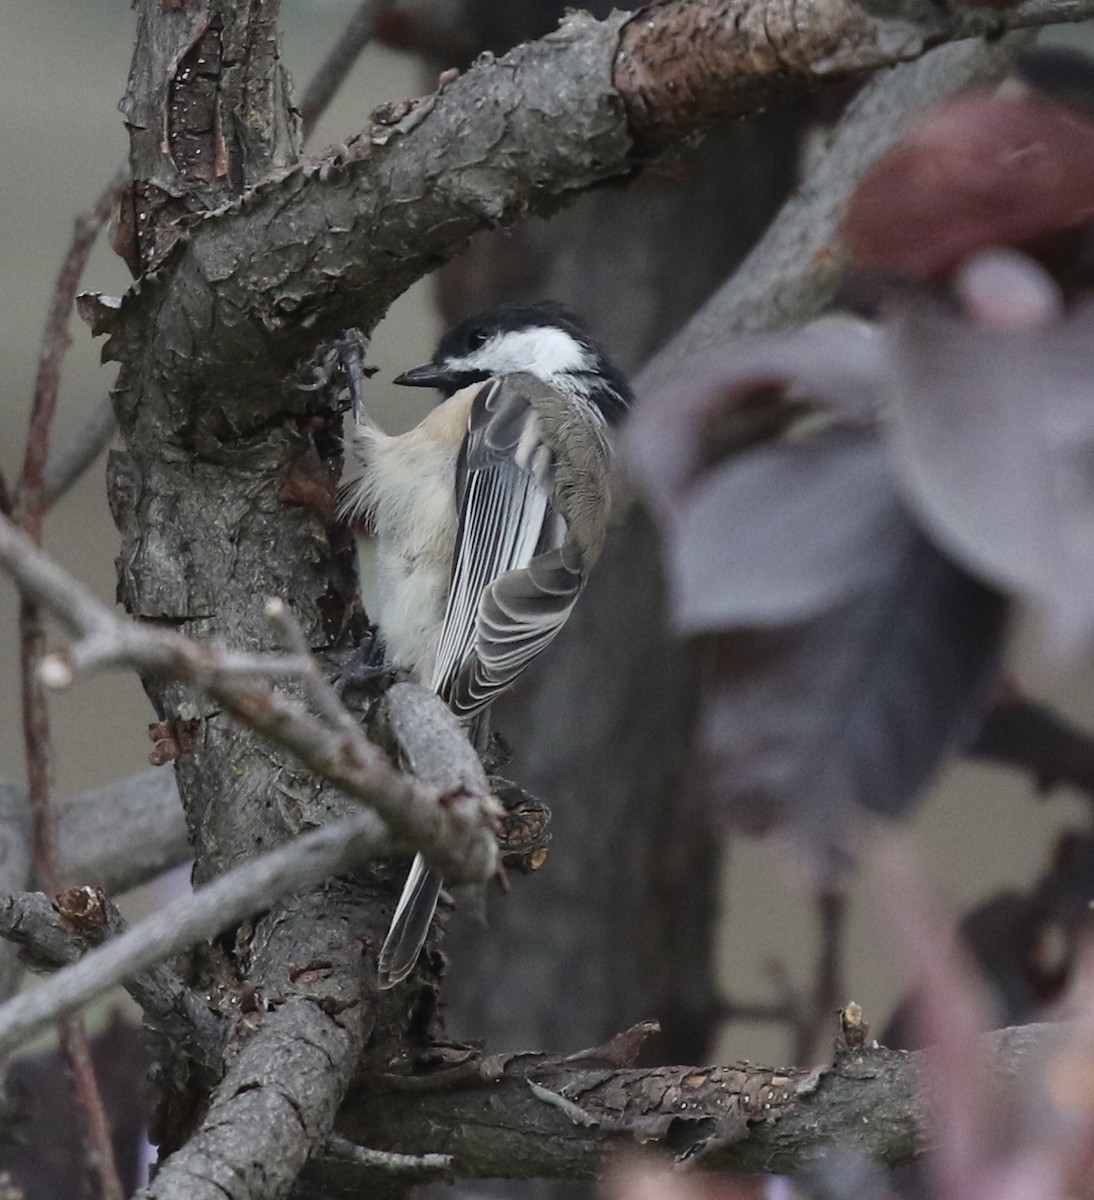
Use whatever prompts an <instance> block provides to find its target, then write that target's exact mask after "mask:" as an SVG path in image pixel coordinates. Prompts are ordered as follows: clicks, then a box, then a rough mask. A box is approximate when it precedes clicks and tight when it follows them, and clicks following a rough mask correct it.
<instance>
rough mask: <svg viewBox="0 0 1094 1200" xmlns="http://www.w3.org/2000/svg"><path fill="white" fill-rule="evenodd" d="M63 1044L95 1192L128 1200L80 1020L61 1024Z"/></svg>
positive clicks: (101, 1199)
mask: <svg viewBox="0 0 1094 1200" xmlns="http://www.w3.org/2000/svg"><path fill="white" fill-rule="evenodd" d="M60 1042H61V1054H62V1056H63V1057H64V1061H65V1067H66V1069H67V1071H68V1074H69V1076H70V1077H71V1079H72V1089H73V1092H74V1093H75V1097H76V1108H77V1111H78V1112H79V1114H80V1120H81V1123H82V1125H83V1136H84V1151H85V1153H86V1155H87V1169H88V1174H89V1175H90V1177H91V1188H92V1191H93V1192H94V1193H95V1196H96V1197H97V1198H98V1200H125V1190H124V1189H123V1188H122V1182H121V1178H120V1176H119V1175H118V1167H117V1164H116V1163H115V1161H114V1143H113V1141H112V1140H111V1137H110V1121H109V1119H108V1118H107V1115H106V1109H105V1107H104V1106H103V1097H102V1093H101V1092H100V1091H99V1081H98V1079H96V1077H95V1064H94V1063H93V1062H92V1060H91V1043H90V1042H89V1041H88V1037H87V1030H86V1029H85V1028H84V1023H83V1021H82V1020H81V1019H80V1018H79V1017H76V1018H74V1019H72V1020H68V1021H62V1022H61V1026H60Z"/></svg>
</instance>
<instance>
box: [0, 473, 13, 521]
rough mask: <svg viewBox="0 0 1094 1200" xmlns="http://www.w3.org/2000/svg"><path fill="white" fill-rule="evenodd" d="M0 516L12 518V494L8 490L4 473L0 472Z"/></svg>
mask: <svg viewBox="0 0 1094 1200" xmlns="http://www.w3.org/2000/svg"><path fill="white" fill-rule="evenodd" d="M0 515H3V516H5V517H10V516H11V492H10V491H9V490H8V484H7V480H6V479H5V478H4V472H3V471H0Z"/></svg>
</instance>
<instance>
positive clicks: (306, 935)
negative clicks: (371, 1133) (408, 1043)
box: [138, 885, 376, 1200]
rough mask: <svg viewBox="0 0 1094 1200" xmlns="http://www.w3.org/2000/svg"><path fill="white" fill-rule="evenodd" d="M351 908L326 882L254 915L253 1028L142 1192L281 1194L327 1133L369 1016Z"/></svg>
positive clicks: (208, 1196) (206, 1197) (151, 1199)
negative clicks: (194, 1122) (183, 1138)
mask: <svg viewBox="0 0 1094 1200" xmlns="http://www.w3.org/2000/svg"><path fill="white" fill-rule="evenodd" d="M360 911H361V905H360V900H359V898H357V897H355V896H354V895H353V893H352V891H347V890H346V889H345V888H343V887H342V886H341V885H332V886H331V887H329V888H328V889H325V890H324V892H322V893H311V894H306V895H303V896H299V897H295V898H294V899H293V900H291V901H290V902H288V904H287V905H286V906H283V907H281V908H280V909H276V910H274V912H272V913H271V914H270V915H269V916H268V917H266V918H264V919H263V920H262V921H261V922H260V923H259V926H258V929H257V930H256V934H255V941H256V944H257V946H258V947H259V950H258V957H257V959H256V963H255V969H254V971H253V973H252V976H251V982H252V983H253V984H254V985H255V987H256V988H257V989H258V993H259V997H260V1002H261V1007H260V1008H259V1009H258V1010H257V1011H255V1012H253V1013H251V1014H250V1017H249V1023H250V1025H251V1026H252V1027H253V1028H254V1032H253V1033H251V1035H250V1036H249V1037H248V1038H247V1040H246V1041H244V1042H243V1044H242V1047H241V1048H239V1050H238V1053H237V1054H236V1055H235V1056H234V1057H231V1058H230V1065H229V1067H228V1070H227V1072H226V1074H225V1076H224V1078H223V1080H222V1081H221V1082H220V1084H219V1086H218V1087H217V1088H216V1090H215V1091H214V1092H213V1094H212V1097H211V1100H210V1103H209V1108H208V1111H207V1113H206V1114H205V1117H204V1120H203V1122H202V1125H201V1128H200V1129H199V1130H198V1131H197V1132H196V1133H195V1134H194V1135H193V1136H192V1137H190V1138H189V1139H188V1140H187V1142H186V1144H185V1145H184V1146H182V1147H181V1148H180V1149H178V1150H177V1151H176V1152H175V1153H174V1154H172V1155H171V1156H170V1157H169V1158H168V1159H167V1160H166V1162H164V1163H162V1165H161V1166H160V1169H159V1171H158V1172H157V1174H156V1178H155V1180H154V1181H153V1182H152V1183H151V1185H150V1186H149V1187H148V1188H146V1189H144V1190H143V1191H141V1192H140V1193H138V1194H139V1196H140V1197H143V1198H144V1200H224V1198H225V1197H226V1196H231V1197H240V1198H242V1197H255V1198H258V1197H263V1198H265V1197H270V1198H276V1197H281V1196H285V1195H287V1193H288V1192H289V1190H290V1188H291V1187H292V1185H293V1183H294V1182H295V1180H296V1178H297V1176H298V1174H299V1172H300V1170H301V1168H302V1167H303V1165H304V1163H305V1162H306V1161H307V1159H308V1156H309V1155H310V1154H311V1152H312V1151H313V1149H314V1148H315V1147H316V1146H319V1145H322V1144H324V1143H325V1142H326V1140H327V1138H328V1137H329V1136H330V1133H331V1127H332V1125H333V1123H334V1117H335V1113H336V1111H337V1109H338V1106H339V1104H340V1103H341V1100H342V1097H343V1095H344V1093H345V1089H346V1087H347V1086H348V1084H349V1081H350V1077H351V1075H352V1072H353V1069H354V1065H355V1064H356V1063H357V1062H358V1061H359V1059H360V1056H361V1053H362V1050H363V1048H364V1045H365V1041H366V1039H367V1038H368V1037H369V1036H370V1034H371V1033H372V1030H373V1028H374V1025H375V1022H376V1011H375V1007H374V999H373V997H374V992H373V991H372V989H371V987H370V986H369V984H368V983H367V982H366V976H368V959H367V957H366V956H365V955H364V954H363V953H362V949H363V945H362V935H363V927H362V925H361V921H360V916H359V914H360ZM373 982H374V981H373Z"/></svg>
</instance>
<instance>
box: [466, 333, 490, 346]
mask: <svg viewBox="0 0 1094 1200" xmlns="http://www.w3.org/2000/svg"><path fill="white" fill-rule="evenodd" d="M488 336H489V335H488V334H487V332H486V330H485V329H472V330H471V332H470V333H469V334H468V335H467V344H468V346H469V347H470V348H471V349H472V350H478V348H479V347H480V346H485V345H486V339H487V337H488Z"/></svg>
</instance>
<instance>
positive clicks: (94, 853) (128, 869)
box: [0, 767, 190, 896]
mask: <svg viewBox="0 0 1094 1200" xmlns="http://www.w3.org/2000/svg"><path fill="white" fill-rule="evenodd" d="M57 821H58V825H59V836H58V852H59V854H60V868H61V880H62V882H63V883H64V884H66V885H68V884H75V883H93V884H96V885H98V886H99V887H101V888H103V890H104V891H106V892H108V893H109V894H110V895H112V896H116V895H120V894H121V893H122V892H127V891H128V890H129V889H130V888H134V887H137V886H138V885H140V884H142V883H147V882H148V881H149V880H150V879H155V878H156V876H157V875H161V874H162V873H163V872H164V871H166V870H169V869H170V868H171V867H176V866H178V865H179V864H180V863H184V862H186V860H187V859H188V858H189V857H190V846H189V843H188V842H187V840H186V822H185V821H184V820H183V815H182V804H181V802H180V800H179V793H178V785H177V784H176V782H175V775H174V772H173V771H171V770H168V769H164V768H162V767H156V768H152V769H150V770H147V771H139V772H138V773H137V774H136V775H131V776H129V777H128V778H125V779H119V780H117V781H116V782H114V783H111V784H107V785H106V786H105V787H101V788H96V789H94V790H93V791H90V792H85V793H82V794H81V795H78V796H72V797H69V798H68V799H67V800H62V801H60V802H59V803H58V805H57ZM0 826H2V827H3V828H4V830H5V831H7V830H11V831H13V836H12V839H11V844H12V845H14V844H15V843H16V841H17V840H18V842H19V843H20V844H23V843H25V841H26V835H27V811H26V789H25V788H23V787H21V786H19V785H16V784H5V783H0ZM3 858H4V862H5V863H11V862H13V861H14V860H13V857H12V850H10V849H9V850H6V851H5V852H4V856H3ZM20 861H22V862H23V863H24V868H23V869H22V870H15V871H13V872H12V873H11V874H10V875H7V874H6V875H5V877H4V879H3V881H0V893H6V892H13V891H17V890H18V889H20V888H23V887H26V886H27V884H28V883H29V882H30V881H31V879H30V870H29V863H26V861H25V855H23V856H22V858H21V860H20Z"/></svg>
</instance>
